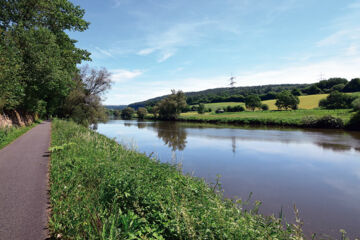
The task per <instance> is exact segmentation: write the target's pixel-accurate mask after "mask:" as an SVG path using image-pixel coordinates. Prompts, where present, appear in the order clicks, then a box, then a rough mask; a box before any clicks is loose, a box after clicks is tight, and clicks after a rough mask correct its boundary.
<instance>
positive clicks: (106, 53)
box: [95, 47, 112, 57]
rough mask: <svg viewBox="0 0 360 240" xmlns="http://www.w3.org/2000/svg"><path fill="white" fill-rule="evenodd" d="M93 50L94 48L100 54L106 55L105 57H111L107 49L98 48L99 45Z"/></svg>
mask: <svg viewBox="0 0 360 240" xmlns="http://www.w3.org/2000/svg"><path fill="white" fill-rule="evenodd" d="M95 50H96V51H97V52H98V53H100V54H102V55H105V56H107V57H112V54H111V53H110V52H109V51H107V50H105V49H102V48H100V47H95Z"/></svg>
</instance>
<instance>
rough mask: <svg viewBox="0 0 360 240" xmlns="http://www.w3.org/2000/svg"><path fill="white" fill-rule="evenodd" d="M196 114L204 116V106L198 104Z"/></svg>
mask: <svg viewBox="0 0 360 240" xmlns="http://www.w3.org/2000/svg"><path fill="white" fill-rule="evenodd" d="M197 112H198V113H199V114H204V113H205V105H204V104H203V103H200V104H199V107H198V110H197Z"/></svg>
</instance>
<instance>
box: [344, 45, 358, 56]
mask: <svg viewBox="0 0 360 240" xmlns="http://www.w3.org/2000/svg"><path fill="white" fill-rule="evenodd" d="M358 54H359V46H358V45H356V44H351V45H350V46H349V47H348V48H347V49H346V50H345V55H346V56H356V55H358Z"/></svg>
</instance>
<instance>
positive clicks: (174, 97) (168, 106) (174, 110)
mask: <svg viewBox="0 0 360 240" xmlns="http://www.w3.org/2000/svg"><path fill="white" fill-rule="evenodd" d="M185 108H186V97H185V94H184V92H183V91H181V90H179V91H177V92H176V91H175V90H171V95H169V96H167V97H166V98H164V99H162V100H161V101H160V102H158V103H157V109H159V117H160V118H161V119H165V120H173V119H176V118H177V117H178V116H179V115H180V113H181V111H182V110H183V109H185Z"/></svg>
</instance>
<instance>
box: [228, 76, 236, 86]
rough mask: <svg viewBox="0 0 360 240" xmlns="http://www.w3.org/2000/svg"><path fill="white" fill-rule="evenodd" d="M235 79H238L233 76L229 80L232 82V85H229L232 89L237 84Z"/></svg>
mask: <svg viewBox="0 0 360 240" xmlns="http://www.w3.org/2000/svg"><path fill="white" fill-rule="evenodd" d="M235 79H236V77H234V76H233V75H232V74H231V77H230V79H229V80H230V84H229V85H230V87H232V88H233V87H235V83H236V82H235Z"/></svg>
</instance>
